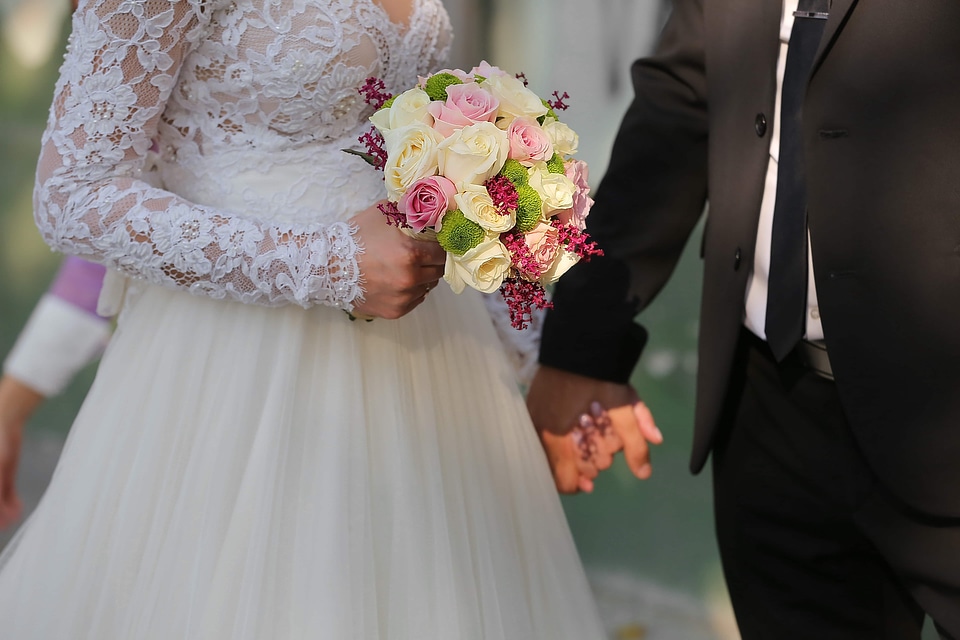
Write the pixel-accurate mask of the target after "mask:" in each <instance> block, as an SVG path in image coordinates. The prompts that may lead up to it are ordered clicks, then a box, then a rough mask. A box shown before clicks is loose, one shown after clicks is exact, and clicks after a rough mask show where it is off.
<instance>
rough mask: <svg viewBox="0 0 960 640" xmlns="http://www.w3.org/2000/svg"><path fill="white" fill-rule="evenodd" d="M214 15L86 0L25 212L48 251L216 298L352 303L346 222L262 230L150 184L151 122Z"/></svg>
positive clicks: (167, 4) (196, 1) (176, 0)
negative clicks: (29, 210) (146, 176)
mask: <svg viewBox="0 0 960 640" xmlns="http://www.w3.org/2000/svg"><path fill="white" fill-rule="evenodd" d="M210 11H211V9H209V8H208V7H206V5H205V3H204V1H203V0H189V1H187V0H151V1H149V2H134V1H132V0H90V1H89V2H86V3H82V4H81V6H80V8H79V10H78V11H77V12H76V13H75V14H74V20H73V32H72V34H71V37H70V43H69V48H68V52H67V55H66V59H65V62H64V65H63V67H62V69H61V75H60V79H59V81H58V83H57V87H56V92H55V96H54V102H53V107H52V109H51V113H50V120H49V123H48V126H47V129H46V132H45V133H44V136H43V141H42V142H43V144H42V150H41V155H40V162H39V166H38V170H37V185H36V190H35V194H34V205H35V206H34V211H35V217H36V222H37V225H38V226H39V228H40V231H41V233H42V235H43V237H44V239H45V240H46V241H47V243H48V244H50V245H51V246H52V247H54V248H55V249H57V250H59V251H62V252H64V253H67V254H72V255H77V256H81V257H84V258H85V259H88V260H91V261H94V262H99V263H101V264H104V265H106V266H108V267H111V268H114V269H117V270H119V271H121V272H123V273H124V274H126V275H128V276H131V277H134V278H140V279H143V280H146V281H148V282H151V283H155V284H159V285H163V286H167V287H177V288H182V289H186V290H188V291H190V292H191V293H196V294H201V295H206V296H210V297H213V298H231V299H234V300H239V301H242V302H246V303H256V304H263V305H271V306H272V305H279V304H286V303H295V304H299V305H301V306H303V307H309V306H311V305H314V304H326V305H330V306H337V307H341V308H346V309H350V308H352V305H353V303H354V302H356V301H358V300H359V299H360V297H361V296H362V289H361V286H360V274H359V267H358V263H357V256H358V255H359V253H360V251H361V249H360V248H359V246H358V243H357V240H356V239H355V238H354V233H355V229H354V228H352V227H351V226H350V225H349V224H347V223H343V222H339V223H334V224H331V225H323V226H321V225H316V226H315V227H311V228H308V227H282V226H277V225H269V224H264V223H262V222H260V221H258V220H255V219H251V218H249V217H239V216H236V215H233V214H231V212H229V211H223V210H218V209H216V208H212V207H208V206H199V205H197V204H194V203H191V202H189V201H187V200H185V199H183V198H181V197H178V196H177V195H175V194H173V193H171V192H169V191H165V190H163V189H159V188H155V187H152V186H150V185H149V184H148V183H147V182H146V181H145V180H143V179H142V171H143V168H144V166H145V164H146V159H147V155H148V153H149V152H150V148H151V145H152V144H153V142H152V140H153V139H154V138H155V136H156V131H157V124H158V121H159V119H160V117H161V115H162V113H163V110H164V106H165V104H166V101H167V99H168V98H169V96H170V94H171V91H172V90H173V89H174V87H175V86H176V83H177V77H178V74H179V70H180V67H181V65H182V63H183V59H184V56H185V55H186V54H187V53H188V51H189V48H190V46H191V45H192V43H195V42H196V41H197V40H198V39H199V38H201V37H202V36H203V32H204V28H205V24H206V20H207V15H208V14H209V12H210Z"/></svg>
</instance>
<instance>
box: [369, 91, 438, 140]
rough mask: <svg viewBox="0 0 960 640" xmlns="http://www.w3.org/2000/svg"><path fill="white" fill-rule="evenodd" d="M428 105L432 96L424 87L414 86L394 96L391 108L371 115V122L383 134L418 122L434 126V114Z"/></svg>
mask: <svg viewBox="0 0 960 640" xmlns="http://www.w3.org/2000/svg"><path fill="white" fill-rule="evenodd" d="M428 106H430V96H428V95H427V92H426V91H424V90H423V89H420V88H419V87H414V88H413V89H410V90H409V91H404V92H403V93H401V94H400V95H398V96H397V97H396V98H394V100H393V104H392V105H390V107H389V108H387V109H379V110H377V112H376V113H374V114H373V115H372V116H370V122H372V123H373V126H375V127H376V128H377V129H379V130H380V133H382V134H386V133H387V132H388V131H390V130H391V129H399V128H400V127H405V126H407V125H409V124H414V123H416V122H423V123H424V124H428V125H431V126H432V125H433V116H431V115H430V112H429V111H427V107H428Z"/></svg>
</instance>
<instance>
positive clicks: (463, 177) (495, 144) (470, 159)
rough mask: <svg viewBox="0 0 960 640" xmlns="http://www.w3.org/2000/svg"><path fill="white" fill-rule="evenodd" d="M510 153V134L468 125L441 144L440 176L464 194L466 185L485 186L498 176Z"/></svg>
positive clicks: (491, 127)
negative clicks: (490, 179)
mask: <svg viewBox="0 0 960 640" xmlns="http://www.w3.org/2000/svg"><path fill="white" fill-rule="evenodd" d="M509 150H510V145H509V143H508V142H507V134H506V133H505V132H503V131H501V130H500V129H498V128H497V127H496V126H495V125H493V124H492V123H490V122H478V123H476V124H471V125H467V126H465V127H464V128H462V129H460V130H458V131H454V132H453V133H452V134H451V135H450V137H448V138H446V139H445V140H443V141H442V142H440V145H439V147H438V152H439V153H438V156H439V167H440V173H441V174H442V175H444V176H446V177H447V178H449V179H450V180H451V181H453V183H454V184H455V185H457V189H458V190H460V191H462V190H463V188H464V185H467V184H483V183H484V182H485V181H486V180H487V179H489V178H492V177H493V176H495V175H497V173H498V172H499V171H500V169H501V168H503V163H504V162H506V161H507V152H508V151H509ZM389 152H390V151H389V149H388V150H387V153H388V154H389Z"/></svg>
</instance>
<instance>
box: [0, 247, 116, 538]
mask: <svg viewBox="0 0 960 640" xmlns="http://www.w3.org/2000/svg"><path fill="white" fill-rule="evenodd" d="M104 272H105V269H104V268H103V267H102V266H100V265H97V264H92V263H89V262H85V261H83V260H80V259H79V258H67V259H66V260H64V262H63V265H62V266H61V268H60V271H59V272H58V273H57V276H56V278H55V279H54V281H53V283H52V284H51V286H50V289H49V291H47V293H46V294H44V296H43V297H42V298H41V299H40V301H39V302H38V303H37V306H36V307H35V308H34V310H33V313H32V314H31V316H30V319H29V320H28V321H27V324H26V326H24V328H23V330H22V331H21V332H20V335H19V336H18V337H17V341H16V343H15V344H14V346H13V349H12V350H11V351H10V354H9V355H8V356H7V359H6V360H5V362H4V364H3V376H2V377H0V529H3V528H6V527H8V526H10V524H12V523H13V522H15V521H16V520H17V519H19V517H20V513H21V508H22V507H21V504H20V499H19V496H18V495H17V490H16V475H17V466H18V463H19V459H20V447H21V442H22V439H23V429H24V427H25V426H26V424H27V422H28V421H29V420H30V417H31V416H32V415H33V413H34V411H36V410H37V408H38V407H39V406H40V405H41V404H42V402H43V400H44V399H45V398H47V397H50V396H53V395H57V394H58V393H60V392H61V391H63V389H64V388H65V387H66V386H67V384H69V383H70V381H71V380H72V379H73V377H74V376H75V375H76V374H77V372H78V371H80V369H82V368H83V367H85V366H86V365H88V364H89V363H91V362H93V361H94V360H95V359H96V358H98V357H99V356H100V354H101V353H102V352H103V349H104V348H105V347H106V344H107V341H108V340H109V337H110V321H109V320H108V319H106V318H101V317H100V316H98V315H97V312H96V308H97V299H98V297H99V295H100V288H101V285H102V284H103V276H104Z"/></svg>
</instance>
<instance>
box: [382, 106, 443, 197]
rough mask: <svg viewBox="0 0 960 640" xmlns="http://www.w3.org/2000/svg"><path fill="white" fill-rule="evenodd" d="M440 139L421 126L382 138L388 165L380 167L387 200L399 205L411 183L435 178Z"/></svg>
mask: <svg viewBox="0 0 960 640" xmlns="http://www.w3.org/2000/svg"><path fill="white" fill-rule="evenodd" d="M442 139H443V138H442V137H441V136H440V134H439V133H437V132H436V131H434V130H433V129H431V128H430V127H429V126H427V125H426V124H424V123H422V122H417V123H414V124H408V125H407V126H405V127H401V128H399V129H392V130H390V131H388V132H386V133H385V134H384V136H383V140H384V143H385V147H386V151H387V163H386V165H384V167H383V179H384V182H385V183H386V185H387V195H388V196H389V198H390V200H392V201H394V202H398V201H399V200H400V198H401V197H402V196H403V194H404V193H405V192H406V191H407V189H409V188H410V185H412V184H413V183H414V182H416V181H417V180H419V179H420V178H426V177H427V176H432V175H436V173H437V168H438V164H437V145H438V144H439V143H440V141H441V140H442Z"/></svg>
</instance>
